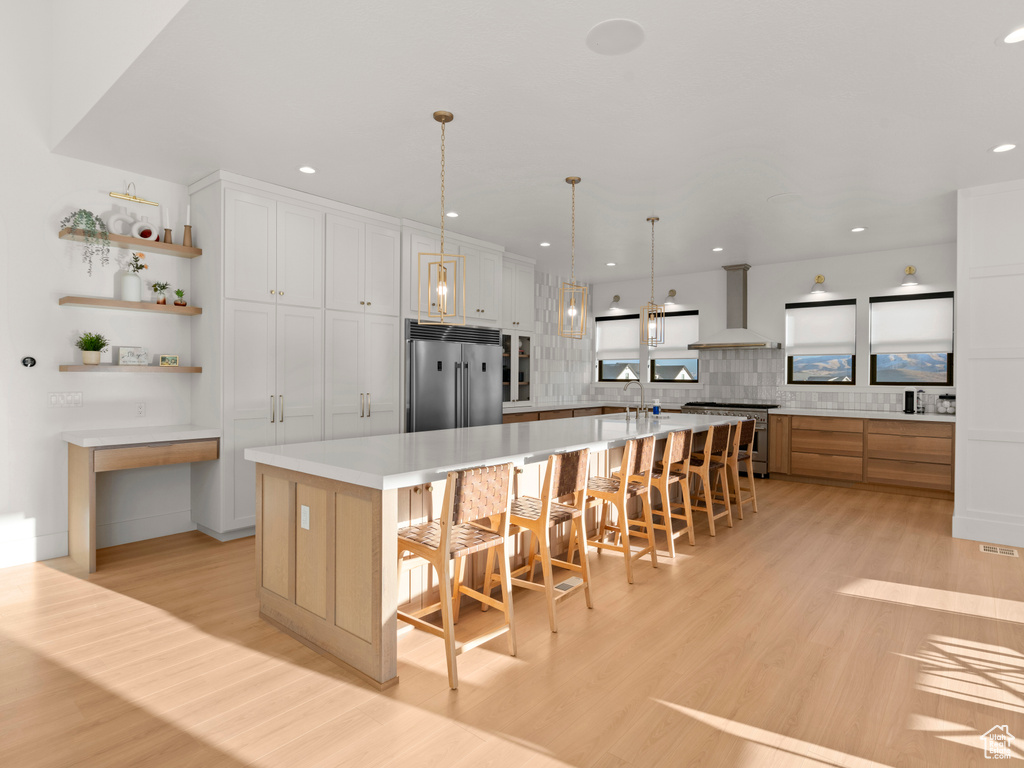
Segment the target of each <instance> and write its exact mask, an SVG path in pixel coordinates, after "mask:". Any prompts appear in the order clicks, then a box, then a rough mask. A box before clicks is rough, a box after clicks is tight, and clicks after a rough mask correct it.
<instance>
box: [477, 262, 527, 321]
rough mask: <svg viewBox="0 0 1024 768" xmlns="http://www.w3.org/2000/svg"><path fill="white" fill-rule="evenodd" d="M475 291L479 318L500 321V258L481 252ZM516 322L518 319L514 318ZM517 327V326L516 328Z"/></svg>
mask: <svg viewBox="0 0 1024 768" xmlns="http://www.w3.org/2000/svg"><path fill="white" fill-rule="evenodd" d="M476 269H477V278H476V290H477V301H478V302H479V304H480V317H481V318H482V319H484V320H495V321H497V320H500V319H501V316H500V312H501V256H500V255H499V254H495V253H488V252H486V251H481V253H480V256H479V257H478V258H477V267H476ZM516 319H517V320H518V319H519V318H516ZM516 327H518V326H516Z"/></svg>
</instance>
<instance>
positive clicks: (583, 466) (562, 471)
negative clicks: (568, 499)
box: [550, 448, 590, 499]
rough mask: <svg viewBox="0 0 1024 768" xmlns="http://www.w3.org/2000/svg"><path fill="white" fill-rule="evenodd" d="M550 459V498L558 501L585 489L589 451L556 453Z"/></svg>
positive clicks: (585, 449)
mask: <svg viewBox="0 0 1024 768" xmlns="http://www.w3.org/2000/svg"><path fill="white" fill-rule="evenodd" d="M550 458H551V477H552V483H551V498H553V499H560V498H561V497H563V496H566V495H568V494H570V493H575V492H576V491H582V490H584V489H585V488H586V487H587V471H588V469H589V463H588V462H589V459H590V449H588V448H584V449H583V450H582V451H572V452H570V453H557V454H555V455H553V456H551V457H550Z"/></svg>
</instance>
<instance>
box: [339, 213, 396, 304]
mask: <svg viewBox="0 0 1024 768" xmlns="http://www.w3.org/2000/svg"><path fill="white" fill-rule="evenodd" d="M365 243H366V226H365V225H364V224H363V223H362V222H360V221H355V220H352V219H346V218H344V217H342V216H337V215H335V214H328V216H327V254H326V255H327V258H326V265H325V269H326V281H325V282H326V296H325V306H326V307H327V309H341V310H345V311H347V312H361V311H362V310H363V306H364V305H363V303H362V302H363V301H365V299H364V298H363V293H364V291H363V284H364V278H363V264H364V261H365V260H364V258H363V255H364V253H365V252H366V248H365ZM394 280H395V282H396V283H397V282H398V275H397V273H396V274H395V277H394Z"/></svg>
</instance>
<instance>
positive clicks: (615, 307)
mask: <svg viewBox="0 0 1024 768" xmlns="http://www.w3.org/2000/svg"><path fill="white" fill-rule="evenodd" d="M619 301H621V299H619V294H617V293H616V294H615V295H614V296H612V303H611V304H609V305H608V309H609V311H611V310H616V311H617V310H619V309H622V307H620V306H619Z"/></svg>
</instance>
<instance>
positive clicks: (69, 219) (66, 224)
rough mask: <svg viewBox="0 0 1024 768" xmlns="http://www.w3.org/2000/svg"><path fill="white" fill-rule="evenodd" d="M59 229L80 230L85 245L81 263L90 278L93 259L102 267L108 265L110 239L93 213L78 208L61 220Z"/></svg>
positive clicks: (103, 224)
mask: <svg viewBox="0 0 1024 768" xmlns="http://www.w3.org/2000/svg"><path fill="white" fill-rule="evenodd" d="M60 227H61V229H77V230H81V233H82V235H83V237H84V243H85V250H84V251H83V253H82V261H83V262H85V263H86V264H87V265H88V272H89V275H90V276H92V262H93V259H99V262H100V266H102V267H105V266H107V264H108V263H110V237H109V232H108V231H107V225H106V224H105V223H104V221H103V219H101V218H100V217H99V216H97V215H96V214H95V213H93V212H92V211H87V210H85V208H79V209H78V210H77V211H75V212H74V213H69V214H68V215H67V216H65V217H64V218H63V219H61V222H60Z"/></svg>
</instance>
